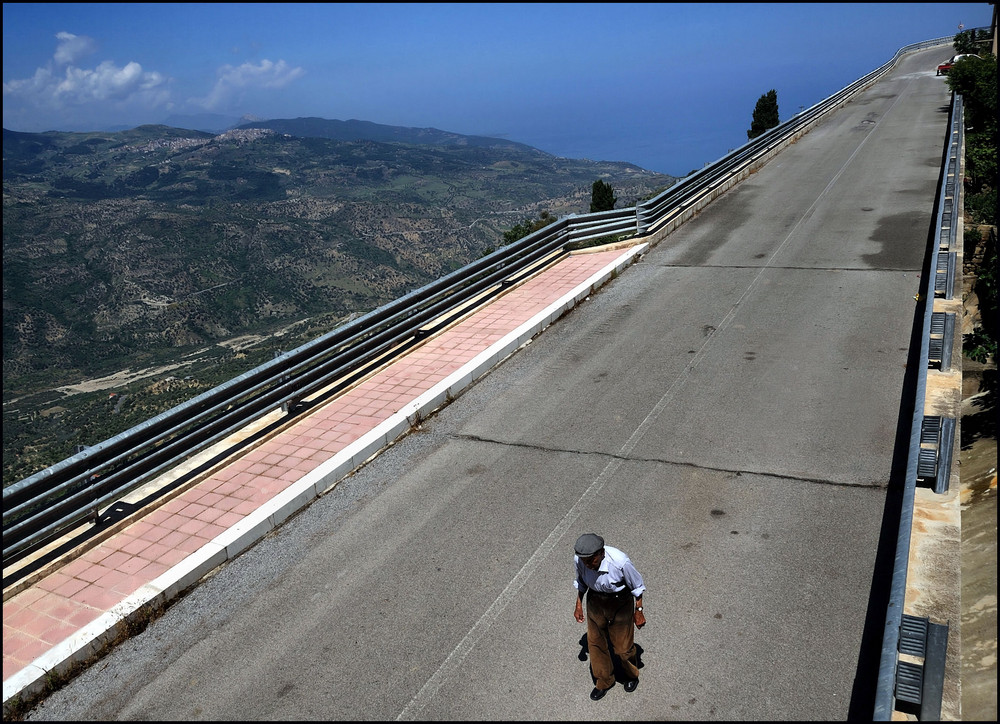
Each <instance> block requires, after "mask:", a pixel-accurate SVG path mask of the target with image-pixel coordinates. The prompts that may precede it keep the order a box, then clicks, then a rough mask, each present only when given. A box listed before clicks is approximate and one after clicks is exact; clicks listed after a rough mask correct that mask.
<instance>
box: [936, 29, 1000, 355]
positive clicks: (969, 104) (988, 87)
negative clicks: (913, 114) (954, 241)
mask: <svg viewBox="0 0 1000 724" xmlns="http://www.w3.org/2000/svg"><path fill="white" fill-rule="evenodd" d="M966 32H968V31H966ZM967 41H968V37H967V36H965V35H964V34H962V33H960V34H959V35H958V36H956V38H955V49H956V50H959V48H960V47H963V48H964V47H966V45H963V43H966V44H967ZM948 85H949V86H950V88H951V89H952V90H953V91H954V92H955V93H958V94H960V95H961V96H962V101H963V106H964V109H965V184H964V190H965V215H966V221H967V222H968V223H967V225H966V228H965V246H966V249H968V250H969V252H968V257H969V258H971V257H972V252H973V251H974V250H975V249H976V247H977V245H978V244H979V243H980V242H981V241H983V240H984V239H985V248H984V249H983V259H982V263H981V264H980V266H979V269H977V271H976V282H975V287H974V289H975V293H976V296H977V298H978V301H979V313H980V320H981V324H980V326H979V327H978V328H976V329H975V330H973V331H972V332H971V333H969V334H967V335H965V338H964V340H963V347H964V350H965V353H966V354H967V355H968V356H969V357H970V358H972V359H975V360H978V361H980V362H986V361H988V360H994V361H995V360H996V353H997V340H998V339H1000V329H998V321H1000V312H998V301H997V296H998V295H997V291H998V290H997V284H998V280H997V251H996V228H997V59H996V56H994V55H992V54H987V55H983V56H972V57H967V58H962V59H961V60H959V61H958V62H957V63H955V65H954V66H953V67H952V69H951V70H950V71H949V73H948Z"/></svg>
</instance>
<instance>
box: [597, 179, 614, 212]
mask: <svg viewBox="0 0 1000 724" xmlns="http://www.w3.org/2000/svg"><path fill="white" fill-rule="evenodd" d="M617 202H618V199H616V198H615V190H614V189H613V188H612V187H611V184H607V183H604V181H602V180H601V179H597V180H596V181H594V186H593V188H592V190H591V192H590V212H591V213H593V212H595V211H611V209H613V208H615V204H616V203H617Z"/></svg>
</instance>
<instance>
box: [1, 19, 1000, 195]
mask: <svg viewBox="0 0 1000 724" xmlns="http://www.w3.org/2000/svg"><path fill="white" fill-rule="evenodd" d="M991 17H992V8H991V6H990V4H989V3H948V2H939V3H790V4H788V3H786V4H781V3H779V4H766V3H721V4H719V3H639V4H629V3H618V4H613V3H598V4H590V3H566V4H548V3H537V4H518V3H512V4H504V3H496V4H490V3H485V4H477V3H452V4H379V3H358V4H355V3H323V4H309V3H298V4H297V3H283V4H272V3H259V4H257V3H245V4H215V3H197V4H184V3H178V4H174V3H149V4H146V3H124V4H114V3H109V4H105V3H67V4H59V3H46V4H40V3H5V4H4V5H3V127H4V128H7V129H10V130H16V131H46V130H63V131H84V130H105V129H110V128H116V127H132V126H136V125H140V124H144V123H163V122H164V121H166V120H167V119H168V118H170V117H172V116H185V115H194V114H201V113H214V114H220V115H223V116H230V117H240V116H243V115H245V114H251V115H253V116H256V117H259V118H296V117H300V116H319V117H322V118H331V119H340V120H348V119H352V118H353V119H359V120H365V121H373V122H375V123H384V124H389V125H398V126H413V127H421V128H423V127H433V128H439V129H442V130H446V131H454V132H457V133H464V134H474V135H489V136H501V137H504V138H508V139H510V140H514V141H520V142H522V143H527V144H529V145H532V146H535V147H537V148H540V149H542V150H543V151H547V152H549V153H553V154H555V155H558V156H564V157H569V158H590V159H594V160H606V161H629V162H631V163H635V164H637V165H639V166H642V167H644V168H647V169H650V170H653V171H659V172H662V173H669V174H673V175H675V176H683V175H685V174H687V173H688V172H689V171H691V170H694V169H697V168H701V167H702V166H704V165H705V164H706V163H710V162H712V161H715V160H717V159H718V158H720V157H721V156H724V155H725V154H726V153H728V152H729V151H730V150H731V149H733V148H738V147H739V146H741V145H743V144H744V143H746V140H747V139H746V129H747V128H749V127H750V121H751V117H752V114H753V108H754V105H755V104H756V102H757V99H758V98H759V97H760V96H761V95H762V94H763V93H766V92H767V91H768V90H770V89H772V88H773V89H775V90H776V91H777V95H778V106H779V110H780V114H781V120H786V119H787V118H789V117H790V116H792V115H794V114H795V113H797V112H798V111H799V110H800V109H801V108H808V107H809V106H812V105H813V104H815V103H817V102H819V101H821V100H822V99H824V98H826V97H827V96H829V95H831V94H833V93H835V92H836V91H838V90H840V89H841V88H843V87H844V86H846V85H848V84H850V83H851V82H853V81H855V80H857V79H858V78H860V77H862V76H864V75H865V74H867V73H868V72H870V71H872V70H874V69H875V68H877V67H878V66H880V65H882V64H883V63H885V62H886V61H888V60H889V59H890V58H892V56H893V55H894V54H895V52H896V51H897V50H898V49H899V48H900V47H902V46H904V45H908V44H910V43H915V42H919V41H922V40H929V39H932V38H940V37H946V36H953V35H954V34H955V33H957V32H958V29H959V25H960V24H964V26H965V27H966V28H972V27H983V26H988V25H989V23H990V20H991Z"/></svg>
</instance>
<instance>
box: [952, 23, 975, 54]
mask: <svg viewBox="0 0 1000 724" xmlns="http://www.w3.org/2000/svg"><path fill="white" fill-rule="evenodd" d="M953 45H954V46H955V52H956V53H959V54H962V53H978V52H979V37H978V35H977V33H976V29H975V28H972V29H970V30H965V31H963V32H961V33H959V34H958V35H956V36H955V40H954V42H953Z"/></svg>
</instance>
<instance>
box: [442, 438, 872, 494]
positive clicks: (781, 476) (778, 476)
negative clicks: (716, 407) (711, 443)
mask: <svg viewBox="0 0 1000 724" xmlns="http://www.w3.org/2000/svg"><path fill="white" fill-rule="evenodd" d="M449 437H450V438H451V439H455V440H469V441H472V442H482V443H487V444H491V445H502V446H505V447H517V448H523V449H525V450H538V451H541V452H551V453H570V454H572V455H588V456H589V455H593V456H597V457H602V458H608V459H611V460H618V461H622V462H636V463H657V464H661V465H675V466H678V467H685V468H692V469H694V470H706V471H710V472H718V473H727V474H730V475H733V476H735V477H740V476H742V475H744V474H746V475H759V476H761V477H764V478H773V479H775V480H795V481H800V482H804V483H814V484H817V485H832V486H834V487H839V488H862V489H865V488H867V489H871V490H885V489H886V488H887V487H888V483H878V482H869V483H858V482H845V481H843V480H833V479H830V478H813V477H804V476H799V475H787V474H785V473H775V472H767V471H761V470H737V469H732V468H720V467H714V466H711V465H698V464H697V463H690V462H684V461H679V460H667V459H664V458H646V457H634V456H628V455H622V454H620V453H607V452H600V451H598V450H571V449H569V448H555V447H548V446H545V445H535V444H531V443H522V442H509V441H504V440H495V439H490V438H485V437H481V436H479V435H449Z"/></svg>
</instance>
